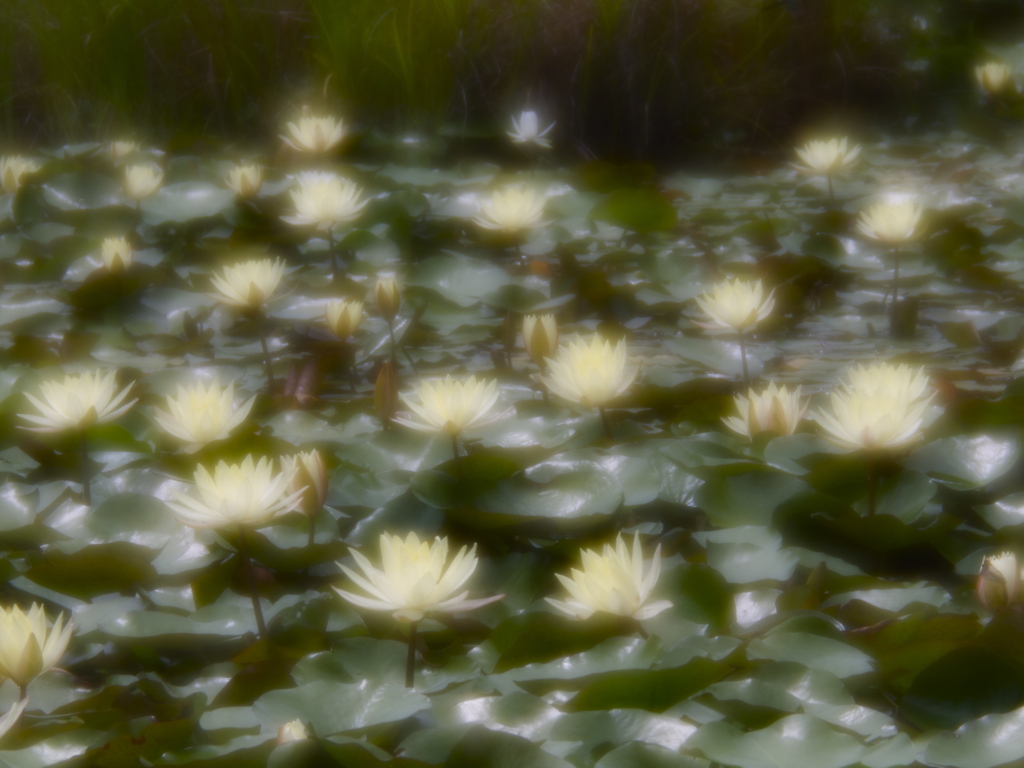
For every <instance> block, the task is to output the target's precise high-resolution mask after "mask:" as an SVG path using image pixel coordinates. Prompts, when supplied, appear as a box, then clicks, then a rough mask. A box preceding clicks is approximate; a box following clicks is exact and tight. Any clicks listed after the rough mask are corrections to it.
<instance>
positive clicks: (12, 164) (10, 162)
mask: <svg viewBox="0 0 1024 768" xmlns="http://www.w3.org/2000/svg"><path fill="white" fill-rule="evenodd" d="M38 170H39V164H38V163H36V162H35V160H29V159H28V158H25V157H18V156H17V155H7V156H4V157H0V182H2V183H3V187H4V192H6V193H8V194H10V195H13V194H14V193H15V192H17V191H18V190H19V189H21V187H22V185H23V184H24V183H25V179H26V178H27V177H28V176H30V175H31V174H33V173H35V172H36V171H38Z"/></svg>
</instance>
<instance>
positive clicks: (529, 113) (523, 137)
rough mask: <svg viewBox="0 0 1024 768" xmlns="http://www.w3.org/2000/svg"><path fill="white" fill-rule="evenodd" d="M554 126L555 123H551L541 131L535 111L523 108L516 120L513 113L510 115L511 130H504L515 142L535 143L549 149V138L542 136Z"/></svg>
mask: <svg viewBox="0 0 1024 768" xmlns="http://www.w3.org/2000/svg"><path fill="white" fill-rule="evenodd" d="M554 127H555V124H554V123H551V125H549V126H548V127H547V128H545V129H544V130H543V131H542V130H540V120H538V118H537V113H536V112H534V111H533V110H525V111H523V112H522V113H521V114H520V115H519V119H518V120H516V117H515V115H513V116H512V130H511V131H506V133H507V134H508V136H509V138H511V139H512V141H513V142H514V143H515V144H536V145H537V146H538V147H541V148H542V149H549V148H550V147H551V139H546V138H544V137H545V136H546V135H547V134H548V132H549V131H550V130H551V129H552V128H554Z"/></svg>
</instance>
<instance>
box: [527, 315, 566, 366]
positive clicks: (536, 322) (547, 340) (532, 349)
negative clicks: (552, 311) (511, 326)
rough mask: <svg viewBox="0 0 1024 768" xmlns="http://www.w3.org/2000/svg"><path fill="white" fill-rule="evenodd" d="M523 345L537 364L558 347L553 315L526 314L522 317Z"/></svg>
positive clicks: (542, 362) (540, 363)
mask: <svg viewBox="0 0 1024 768" xmlns="http://www.w3.org/2000/svg"><path fill="white" fill-rule="evenodd" d="M523 346H524V347H526V353H527V354H528V355H529V356H530V359H531V360H533V362H535V363H536V364H537V365H539V366H541V367H542V368H543V367H544V358H546V357H551V356H552V355H553V354H555V350H556V349H558V322H557V321H556V320H555V316H554V315H526V316H525V317H524V318H523Z"/></svg>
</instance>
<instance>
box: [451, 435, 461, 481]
mask: <svg viewBox="0 0 1024 768" xmlns="http://www.w3.org/2000/svg"><path fill="white" fill-rule="evenodd" d="M452 455H454V456H455V474H456V475H458V476H459V477H462V456H461V455H460V454H459V436H458V435H457V434H455V435H452Z"/></svg>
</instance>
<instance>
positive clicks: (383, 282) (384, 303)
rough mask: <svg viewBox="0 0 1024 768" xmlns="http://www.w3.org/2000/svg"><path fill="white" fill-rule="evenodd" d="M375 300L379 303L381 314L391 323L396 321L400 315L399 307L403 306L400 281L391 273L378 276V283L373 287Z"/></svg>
mask: <svg viewBox="0 0 1024 768" xmlns="http://www.w3.org/2000/svg"><path fill="white" fill-rule="evenodd" d="M373 300H374V301H375V302H376V303H377V311H378V312H380V316H381V317H383V318H384V319H385V320H387V321H388V322H389V323H391V322H394V319H395V317H397V316H398V309H399V307H401V306H402V294H401V293H400V292H399V290H398V282H397V281H396V280H395V278H394V277H392V276H390V275H382V276H381V277H379V278H377V285H376V286H374V289H373Z"/></svg>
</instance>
